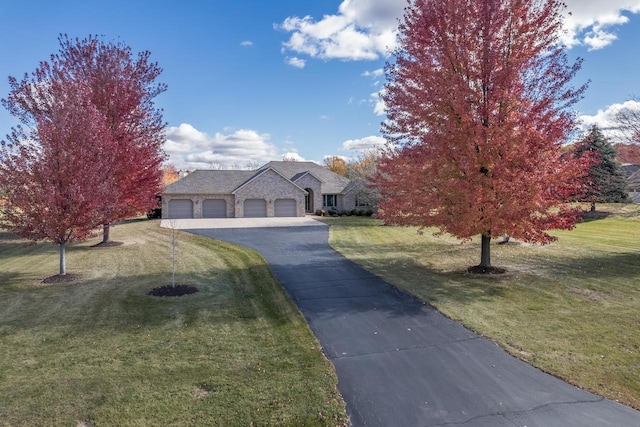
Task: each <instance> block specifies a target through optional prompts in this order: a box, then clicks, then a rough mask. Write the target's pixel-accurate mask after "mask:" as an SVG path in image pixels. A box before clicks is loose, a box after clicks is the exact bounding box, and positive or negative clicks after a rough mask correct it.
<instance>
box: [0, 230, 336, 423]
mask: <svg viewBox="0 0 640 427" xmlns="http://www.w3.org/2000/svg"><path fill="white" fill-rule="evenodd" d="M112 239H113V240H115V241H119V242H123V243H124V244H123V245H122V246H118V247H108V248H91V247H90V246H91V245H93V244H96V243H97V242H99V241H100V240H99V239H94V240H92V241H89V242H86V243H81V244H76V245H72V246H71V247H69V249H68V252H67V269H68V272H69V273H79V274H81V278H80V279H79V280H76V281H73V282H71V283H58V284H43V283H41V280H42V279H43V278H45V277H47V276H50V275H53V274H55V273H57V265H58V264H57V263H58V252H57V247H54V246H51V245H49V244H38V245H36V246H25V243H26V242H25V241H23V240H20V239H18V238H16V237H15V236H13V235H10V234H7V233H0V396H1V398H0V425H10V426H21V425H22V426H34V425H40V426H44V425H46V426H49V425H60V426H84V427H87V426H94V425H95V426H100V425H113V426H116V425H117V426H142V425H144V426H148V425H157V426H169V425H171V426H183V425H184V426H186V425H201V426H250V425H256V426H257V425H290V426H303V425H310V426H316V425H317V426H324V425H330V426H335V425H343V424H345V423H346V413H345V409H344V403H343V401H342V398H341V397H340V395H339V393H338V391H337V387H336V384H337V379H336V375H335V372H334V370H333V367H332V366H331V364H330V363H329V362H328V361H327V360H326V359H325V358H324V357H323V355H322V353H321V351H320V348H319V345H318V343H317V341H316V340H315V338H314V337H313V335H312V333H311V331H310V330H309V328H308V326H307V325H306V323H305V321H304V319H303V318H302V316H301V315H300V313H299V312H298V311H297V309H296V308H295V307H294V306H293V305H292V303H291V302H290V301H289V299H288V298H287V297H286V296H285V294H284V292H283V290H282V288H281V287H280V285H279V284H278V283H277V282H276V281H275V280H274V278H273V276H272V274H271V271H270V270H269V268H268V266H267V265H266V263H265V261H264V260H263V259H262V257H260V255H258V254H257V253H256V252H253V251H251V250H249V249H245V248H242V247H239V246H234V245H230V244H226V243H222V242H217V241H213V240H211V239H207V238H203V237H197V236H193V235H190V234H187V233H179V243H178V249H177V275H176V282H177V283H181V284H189V285H194V286H197V287H198V288H199V290H200V292H198V293H196V294H192V295H188V296H183V297H173V298H158V297H152V296H148V295H146V293H147V291H148V290H149V289H151V288H153V287H157V286H160V285H166V284H169V283H170V280H171V258H170V256H171V255H170V254H171V238H170V231H169V230H164V229H161V228H160V227H159V222H158V221H132V222H130V223H128V224H124V225H119V226H117V227H115V228H114V229H113V230H112Z"/></svg>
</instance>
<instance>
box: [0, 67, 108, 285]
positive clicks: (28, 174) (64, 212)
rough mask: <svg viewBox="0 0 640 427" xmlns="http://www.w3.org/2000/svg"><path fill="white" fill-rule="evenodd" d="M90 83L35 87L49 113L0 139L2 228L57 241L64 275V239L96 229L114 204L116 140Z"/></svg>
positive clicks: (35, 95)
mask: <svg viewBox="0 0 640 427" xmlns="http://www.w3.org/2000/svg"><path fill="white" fill-rule="evenodd" d="M90 94H91V92H90V89H89V88H88V87H87V86H84V85H82V84H80V83H76V82H72V81H58V80H53V81H50V82H49V83H48V84H47V85H42V86H39V87H34V88H33V94H32V95H33V99H39V100H40V102H39V105H40V107H41V109H42V110H43V111H46V114H39V115H35V116H33V117H32V118H33V119H34V120H35V127H33V128H31V130H30V131H29V132H28V134H25V132H24V131H23V130H22V128H17V129H14V130H13V132H12V133H11V134H10V135H8V137H7V141H3V142H2V149H1V151H0V155H1V159H0V186H1V188H2V191H3V193H4V196H5V198H6V203H4V204H3V205H2V207H1V208H0V211H1V214H0V223H1V226H2V227H3V228H5V229H7V230H9V231H12V232H14V233H16V234H18V235H20V236H22V237H25V238H28V239H30V240H33V241H38V240H49V241H51V242H52V243H54V244H57V245H59V246H60V274H61V275H64V274H66V261H65V248H66V245H67V243H70V242H73V241H77V240H84V239H86V238H87V237H89V236H91V235H92V234H95V232H96V227H98V226H99V225H100V224H101V223H102V218H103V216H102V210H103V207H104V205H105V203H106V204H108V203H113V196H114V195H113V193H112V191H111V186H110V179H111V177H110V176H109V174H108V171H107V170H105V169H102V168H96V167H95V161H96V159H102V160H103V161H104V162H106V163H110V162H111V161H112V160H113V159H112V155H113V152H114V148H115V145H114V141H113V140H112V139H111V138H110V134H109V129H108V127H107V123H106V121H105V120H104V117H103V116H102V115H101V114H100V113H99V112H98V111H97V109H96V108H95V106H94V105H93V104H92V103H91V100H90Z"/></svg>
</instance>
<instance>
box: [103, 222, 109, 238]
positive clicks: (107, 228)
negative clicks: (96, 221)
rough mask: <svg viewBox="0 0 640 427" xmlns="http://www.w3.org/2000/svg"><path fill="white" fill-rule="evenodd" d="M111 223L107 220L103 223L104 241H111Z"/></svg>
mask: <svg viewBox="0 0 640 427" xmlns="http://www.w3.org/2000/svg"><path fill="white" fill-rule="evenodd" d="M109 226H110V224H109V223H108V222H107V223H105V224H102V243H109V230H110V227H109Z"/></svg>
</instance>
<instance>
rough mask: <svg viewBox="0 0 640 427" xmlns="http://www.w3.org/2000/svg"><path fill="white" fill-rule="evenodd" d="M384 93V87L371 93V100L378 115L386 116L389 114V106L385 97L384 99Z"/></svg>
mask: <svg viewBox="0 0 640 427" xmlns="http://www.w3.org/2000/svg"><path fill="white" fill-rule="evenodd" d="M383 93H384V89H381V90H379V91H378V92H374V93H372V94H371V101H372V102H373V113H374V114H375V115H376V116H384V115H386V114H387V106H386V105H385V103H384V99H382V94H383Z"/></svg>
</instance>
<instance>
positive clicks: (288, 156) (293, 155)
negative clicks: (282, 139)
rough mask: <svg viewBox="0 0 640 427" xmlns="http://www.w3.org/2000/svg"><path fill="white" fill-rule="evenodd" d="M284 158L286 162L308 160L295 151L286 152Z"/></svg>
mask: <svg viewBox="0 0 640 427" xmlns="http://www.w3.org/2000/svg"><path fill="white" fill-rule="evenodd" d="M282 160H284V161H286V162H306V160H305V158H304V157H302V156H301V155H300V154H298V153H297V152H295V151H289V152H288V153H285V154H284V156H282Z"/></svg>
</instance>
